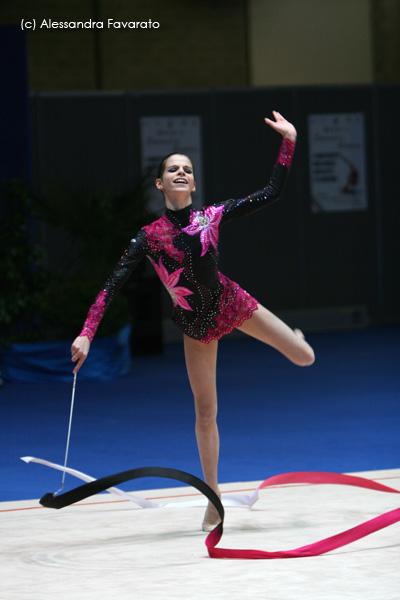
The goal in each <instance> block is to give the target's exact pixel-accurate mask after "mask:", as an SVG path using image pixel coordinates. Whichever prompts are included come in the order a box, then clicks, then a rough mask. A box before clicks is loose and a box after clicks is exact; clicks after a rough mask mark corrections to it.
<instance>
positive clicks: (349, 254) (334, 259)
mask: <svg viewBox="0 0 400 600" xmlns="http://www.w3.org/2000/svg"><path fill="white" fill-rule="evenodd" d="M297 102H298V115H299V118H298V121H297V123H298V130H299V137H300V140H301V142H300V143H299V152H298V155H299V156H298V163H299V164H298V165H297V166H298V168H299V169H300V170H301V192H300V193H301V196H302V203H303V218H304V244H305V249H306V259H305V264H306V273H305V276H306V289H307V305H308V306H311V307H322V306H346V305H367V306H368V308H369V311H370V313H371V314H372V316H376V314H377V302H378V298H377V248H376V243H377V240H376V199H375V194H374V189H375V188H374V183H375V180H374V167H373V164H374V152H373V148H374V115H373V102H372V90H371V88H370V87H365V88H363V87H357V88H343V89H342V88H340V87H339V88H302V89H299V90H298V92H297ZM319 113H327V114H332V113H363V114H364V117H365V140H366V144H365V147H366V164H367V179H368V181H367V187H368V209H367V210H365V211H361V212H336V213H317V214H312V212H311V194H310V173H309V155H308V128H307V117H308V115H310V114H319Z"/></svg>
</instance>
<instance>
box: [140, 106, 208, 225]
mask: <svg viewBox="0 0 400 600" xmlns="http://www.w3.org/2000/svg"><path fill="white" fill-rule="evenodd" d="M140 139H141V166H142V173H143V175H144V176H145V177H146V179H147V180H148V183H149V192H150V203H149V207H150V209H151V210H152V211H153V212H155V213H156V214H157V215H161V214H163V213H164V211H165V204H164V199H163V196H162V193H161V192H160V191H159V190H157V189H156V188H155V186H154V181H155V179H156V176H157V167H158V164H159V163H160V161H161V160H162V159H163V158H164V156H166V155H167V154H170V153H171V152H179V153H183V154H186V155H188V156H189V157H190V158H191V160H192V161H193V165H194V168H195V180H196V192H195V193H194V194H193V196H192V201H193V206H194V207H195V208H200V207H201V206H202V205H203V186H202V148H201V118H200V117H199V116H196V115H189V116H170V117H168V116H167V117H141V119H140Z"/></svg>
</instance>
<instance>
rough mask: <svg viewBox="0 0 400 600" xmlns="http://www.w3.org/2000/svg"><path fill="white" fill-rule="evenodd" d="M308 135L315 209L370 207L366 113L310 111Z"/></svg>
mask: <svg viewBox="0 0 400 600" xmlns="http://www.w3.org/2000/svg"><path fill="white" fill-rule="evenodd" d="M308 137H309V161H310V185H311V196H312V212H314V213H320V212H345V211H347V212H348V211H361V210H366V209H367V207H368V198H367V181H366V179H367V178H366V160H365V137H364V115H363V114H362V113H338V114H321V115H309V117H308Z"/></svg>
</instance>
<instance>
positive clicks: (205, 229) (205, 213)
mask: <svg viewBox="0 0 400 600" xmlns="http://www.w3.org/2000/svg"><path fill="white" fill-rule="evenodd" d="M223 210H224V207H223V206H207V208H205V209H204V210H202V211H196V212H193V213H192V214H191V215H190V225H188V226H187V227H184V228H183V229H182V231H184V232H185V233H187V234H188V235H196V234H197V233H200V242H201V247H202V252H201V254H200V256H204V255H205V253H206V252H207V250H208V248H209V246H210V244H211V245H212V246H213V247H214V248H215V249H217V243H218V225H219V223H220V221H221V218H222V212H223Z"/></svg>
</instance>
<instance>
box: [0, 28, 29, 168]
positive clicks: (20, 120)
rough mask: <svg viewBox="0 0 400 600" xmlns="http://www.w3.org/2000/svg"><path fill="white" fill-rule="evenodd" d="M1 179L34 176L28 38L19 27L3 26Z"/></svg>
mask: <svg viewBox="0 0 400 600" xmlns="http://www.w3.org/2000/svg"><path fill="white" fill-rule="evenodd" d="M0 79H1V82H2V89H1V94H0V116H1V118H0V120H1V128H0V140H1V143H0V177H2V178H3V177H4V178H6V179H12V178H15V177H20V178H23V179H29V178H30V176H31V149H30V124H29V105H28V75H27V58H26V36H25V32H24V31H21V29H20V27H19V26H17V25H0Z"/></svg>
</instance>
